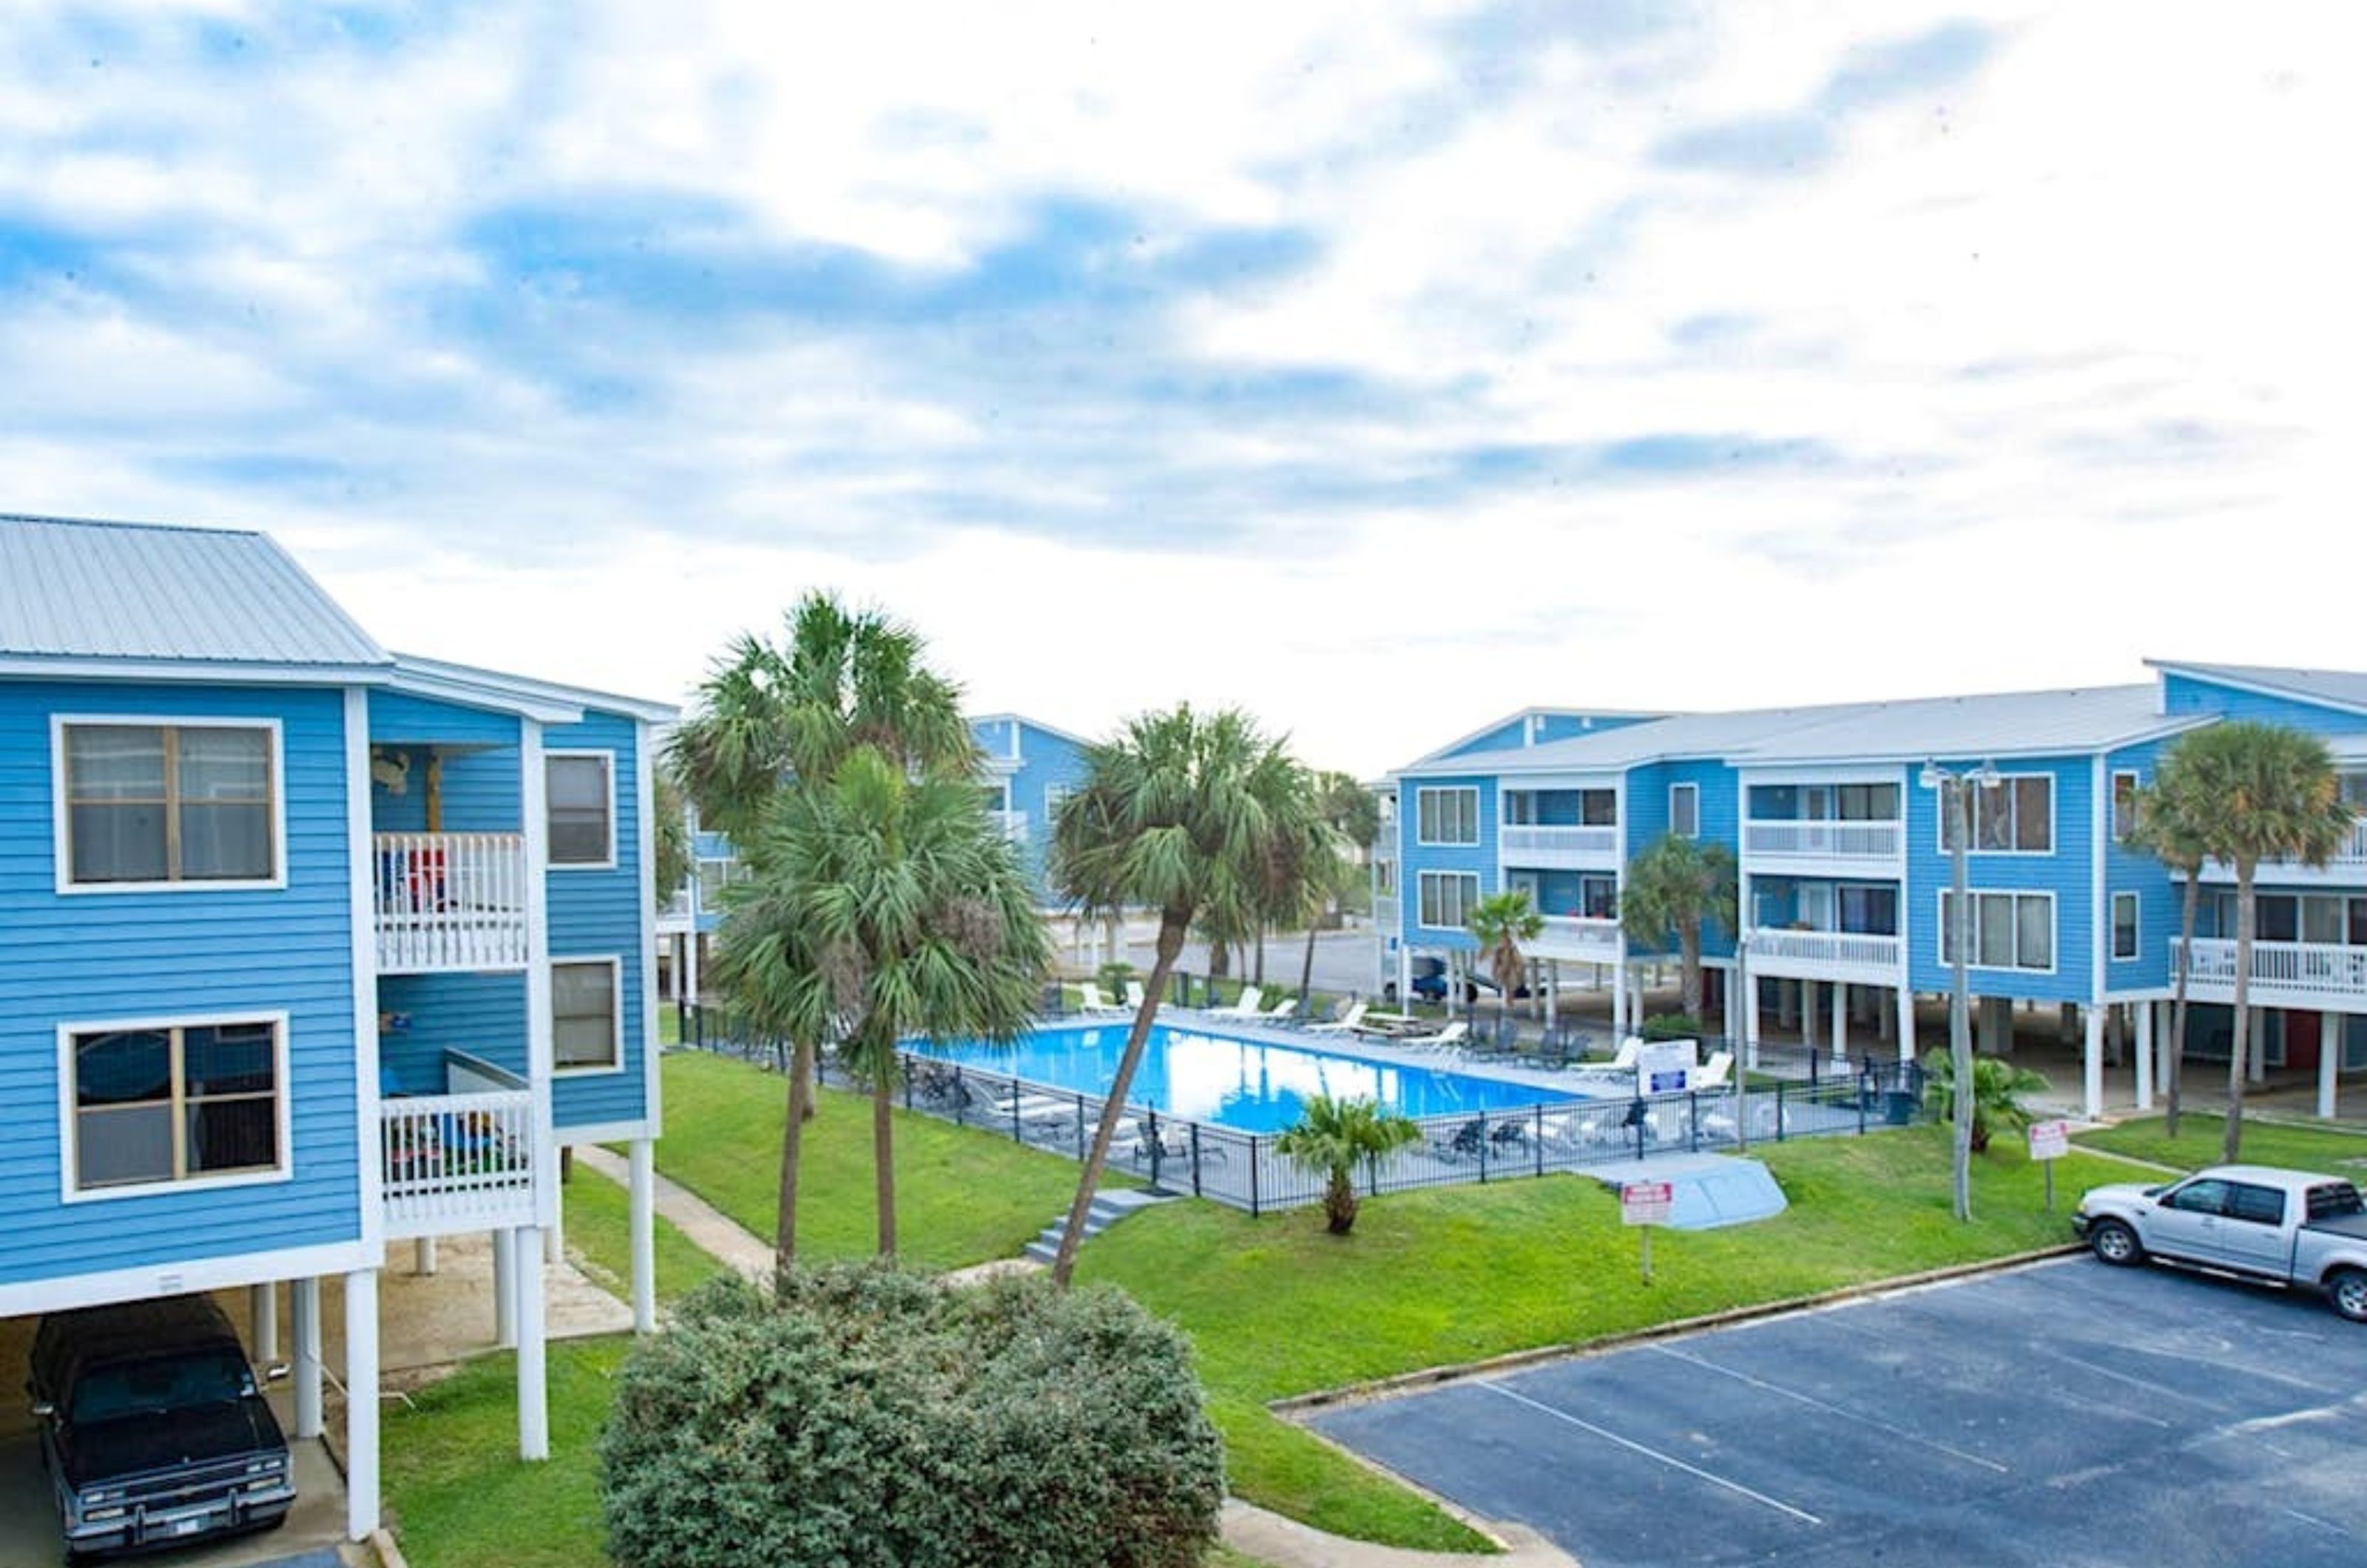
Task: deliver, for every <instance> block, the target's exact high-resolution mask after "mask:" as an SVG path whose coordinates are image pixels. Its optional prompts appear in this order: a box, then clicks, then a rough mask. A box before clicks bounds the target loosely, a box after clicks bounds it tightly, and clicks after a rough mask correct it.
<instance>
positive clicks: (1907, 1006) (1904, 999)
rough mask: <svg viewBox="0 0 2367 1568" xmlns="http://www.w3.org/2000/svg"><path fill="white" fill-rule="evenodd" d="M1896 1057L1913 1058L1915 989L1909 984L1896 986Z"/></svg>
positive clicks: (1901, 1059) (1905, 1059) (1909, 1059)
mask: <svg viewBox="0 0 2367 1568" xmlns="http://www.w3.org/2000/svg"><path fill="white" fill-rule="evenodd" d="M1898 1059H1899V1060H1900V1061H1902V1062H1911V1061H1913V1060H1914V1059H1915V991H1914V987H1909V986H1901V987H1898Z"/></svg>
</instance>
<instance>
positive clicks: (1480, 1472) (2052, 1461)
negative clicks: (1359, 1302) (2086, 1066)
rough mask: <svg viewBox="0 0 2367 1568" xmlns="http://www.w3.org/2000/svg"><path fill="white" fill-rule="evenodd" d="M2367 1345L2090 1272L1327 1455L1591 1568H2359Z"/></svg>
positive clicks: (1579, 1371)
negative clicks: (1404, 1480) (2076, 1567)
mask: <svg viewBox="0 0 2367 1568" xmlns="http://www.w3.org/2000/svg"><path fill="white" fill-rule="evenodd" d="M2363 1391H2367V1330H2362V1329H2361V1328H2360V1327H2358V1326H2357V1325H2352V1324H2348V1323H2345V1322H2343V1321H2342V1320H2341V1319H2339V1318H2338V1317H2336V1316H2335V1315H2334V1314H2333V1313H2332V1312H2331V1311H2329V1310H2328V1309H2327V1307H2326V1306H2325V1305H2324V1303H2322V1302H2319V1301H2317V1300H2316V1298H2313V1297H2306V1296H2296V1295H2285V1294H2282V1293H2280V1292H2272V1291H2268V1290H2263V1289H2259V1288H2256V1287H2251V1286H2247V1285H2241V1284H2237V1283H2235V1282H2233V1281H2227V1280H2214V1279H2208V1278H2203V1277H2200V1276H2195V1275H2189V1274H2179V1273H2174V1272H2170V1271H2168V1270H2162V1269H2107V1268H2105V1267H2104V1266H2103V1265H2101V1264H2099V1263H2096V1262H2094V1261H2093V1260H2091V1259H2089V1258H2075V1259H2069V1260H2066V1261H2063V1262H2059V1263H2053V1264H2047V1265H2044V1266H2041V1267H2036V1268H2031V1269H2021V1270H2018V1271H2015V1272H2012V1273H2008V1274H2000V1275H1991V1276H1988V1277H1985V1278H1982V1279H1979V1280H1970V1281H1965V1282H1963V1283H1959V1284H1954V1285H1947V1286H1939V1287H1931V1288H1926V1289H1921V1290H1916V1291H1910V1292H1898V1293H1896V1294H1892V1295H1887V1296H1883V1297H1877V1298H1873V1299H1869V1300H1866V1301H1863V1302H1858V1303H1851V1304H1848V1305H1845V1306H1839V1307H1834V1308H1830V1309H1827V1310H1823V1311H1817V1312H1809V1313H1801V1314H1793V1315H1790V1316H1786V1317H1782V1318H1774V1319H1768V1320H1764V1321H1761V1322H1759V1323H1755V1324H1750V1325H1741V1326H1737V1327H1734V1328H1728V1329H1723V1330H1717V1331H1715V1332H1710V1333H1704V1334H1700V1335H1695V1336H1691V1337H1684V1338H1681V1339H1670V1340H1663V1341H1660V1342H1658V1343H1655V1344H1651V1345H1645V1346H1637V1347H1633V1348H1625V1349H1621V1350H1616V1351H1612V1352H1607V1353H1605V1354H1603V1355H1599V1356H1592V1357H1586V1358H1581V1359H1573V1360H1569V1361H1564V1362H1557V1363H1555V1364H1552V1365H1549V1366H1544V1367H1538V1368H1535V1369H1531V1370H1528V1371H1520V1372H1515V1373H1508V1374H1505V1375H1502V1376H1497V1377H1489V1378H1484V1379H1474V1380H1470V1381H1466V1382H1457V1383H1453V1384H1449V1385H1445V1386H1443V1387H1440V1388H1438V1389H1434V1390H1432V1391H1429V1392H1426V1393H1420V1394H1414V1395H1410V1396H1407V1397H1404V1398H1400V1399H1394V1400H1387V1401H1381V1402H1376V1403H1372V1404H1362V1405H1354V1406H1348V1407H1342V1408H1339V1409H1335V1410H1331V1411H1327V1412H1324V1413H1321V1414H1320V1415H1319V1416H1317V1417H1315V1418H1314V1423H1313V1424H1314V1425H1315V1426H1316V1427H1317V1428H1318V1429H1319V1430H1320V1431H1322V1432H1324V1433H1326V1434H1328V1435H1330V1436H1331V1438H1334V1439H1336V1440H1338V1441H1340V1442H1342V1443H1344V1444H1346V1445H1347V1446H1348V1447H1350V1448H1352V1449H1354V1450H1357V1451H1359V1452H1361V1453H1363V1454H1365V1455H1366V1456H1367V1457H1369V1458H1371V1459H1373V1460H1375V1461H1377V1462H1379V1463H1381V1464H1383V1465H1386V1466H1387V1467H1388V1468H1389V1469H1391V1470H1394V1471H1396V1472H1399V1473H1400V1474H1402V1475H1405V1476H1407V1477H1408V1478H1410V1479H1411V1480H1412V1481H1414V1482H1416V1483H1419V1484H1421V1485H1422V1486H1425V1487H1427V1488H1429V1489H1430V1490H1432V1491H1433V1492H1436V1493H1438V1494H1440V1495H1444V1496H1445V1497H1447V1498H1450V1499H1452V1500H1453V1501H1454V1502H1455V1503H1457V1504H1459V1505H1460V1506H1464V1507H1466V1508H1468V1509H1470V1510H1471V1511H1472V1512H1474V1513H1476V1514H1478V1515H1480V1516H1482V1517H1489V1518H1499V1519H1514V1520H1519V1521H1521V1522H1523V1523H1524V1524H1527V1525H1529V1526H1531V1527H1533V1528H1534V1529H1537V1530H1539V1531H1541V1532H1543V1533H1544V1534H1546V1535H1547V1536H1549V1537H1551V1538H1552V1539H1553V1540H1556V1541H1557V1542H1558V1543H1560V1544H1561V1545H1562V1546H1563V1547H1565V1548H1566V1549H1568V1550H1569V1551H1571V1552H1573V1553H1574V1554H1576V1555H1577V1556H1578V1557H1579V1559H1580V1561H1582V1562H1586V1563H1587V1564H1588V1565H1589V1568H1620V1565H1625V1564H1633V1565H1637V1568H1642V1565H1644V1564H1653V1565H1656V1568H1657V1565H1673V1564H1725V1563H1743V1562H1778V1561H1780V1562H1784V1563H1787V1564H1801V1563H1823V1564H1838V1563H1871V1562H1897V1563H1914V1564H1919V1565H1923V1564H1950V1563H1967V1564H1970V1563H1979V1564H1983V1565H1993V1564H1999V1563H2029V1564H2033V1565H2037V1564H2048V1565H2058V1568H2059V1565H2063V1564H2083V1563H2098V1564H2101V1563H2133V1564H2134V1563H2142V1564H2148V1565H2152V1568H2181V1565H2185V1564H2193V1565H2195V1568H2203V1565H2206V1564H2207V1565H2210V1568H2227V1565H2231V1564H2258V1565H2259V1568H2271V1565H2273V1568H2316V1565H2323V1568H2356V1565H2357V1564H2359V1563H2361V1562H2367V1487H2362V1486H2361V1484H2360V1480H2361V1474H2362V1470H2361V1458H2360V1456H2361V1452H2362V1448H2361V1445H2362V1443H2367V1392H2363Z"/></svg>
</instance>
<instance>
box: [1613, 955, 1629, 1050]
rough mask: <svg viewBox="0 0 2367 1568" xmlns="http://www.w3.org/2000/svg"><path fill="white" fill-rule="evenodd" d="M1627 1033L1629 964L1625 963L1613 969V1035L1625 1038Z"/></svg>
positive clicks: (1614, 1037) (1616, 1037) (1619, 1038)
mask: <svg viewBox="0 0 2367 1568" xmlns="http://www.w3.org/2000/svg"><path fill="white" fill-rule="evenodd" d="M1627 1033H1628V1029H1627V966H1626V965H1625V964H1621V965H1619V966H1618V967H1617V968H1615V969H1614V970H1612V971H1611V1035H1612V1038H1613V1039H1614V1040H1624V1039H1625V1038H1626V1037H1627Z"/></svg>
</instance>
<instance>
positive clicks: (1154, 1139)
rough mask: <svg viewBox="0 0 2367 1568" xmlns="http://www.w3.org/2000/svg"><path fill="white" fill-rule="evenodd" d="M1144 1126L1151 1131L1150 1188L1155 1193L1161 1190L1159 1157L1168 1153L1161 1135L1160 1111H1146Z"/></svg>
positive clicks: (1143, 1117)
mask: <svg viewBox="0 0 2367 1568" xmlns="http://www.w3.org/2000/svg"><path fill="white" fill-rule="evenodd" d="M1142 1124H1143V1125H1144V1126H1145V1127H1147V1128H1149V1129H1150V1188H1151V1190H1152V1191H1154V1192H1155V1191H1157V1190H1159V1156H1161V1155H1162V1154H1164V1153H1165V1152H1166V1149H1165V1147H1164V1146H1163V1145H1165V1143H1166V1140H1165V1139H1164V1138H1162V1137H1161V1136H1160V1135H1159V1112H1158V1111H1144V1112H1143V1113H1142Z"/></svg>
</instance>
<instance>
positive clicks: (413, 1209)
mask: <svg viewBox="0 0 2367 1568" xmlns="http://www.w3.org/2000/svg"><path fill="white" fill-rule="evenodd" d="M537 1146H538V1140H537V1138H536V1136H535V1118H534V1097H533V1096H532V1095H531V1094H530V1093H528V1092H527V1090H525V1089H485V1090H479V1091H476V1092H472V1093H468V1094H418V1095H401V1096H395V1097H392V1098H390V1099H386V1100H380V1101H379V1151H380V1157H381V1158H382V1159H383V1161H384V1179H385V1187H384V1203H385V1208H386V1234H387V1235H389V1236H391V1237H401V1236H420V1235H449V1234H452V1233H454V1232H459V1231H472V1230H477V1231H481V1230H499V1229H502V1228H504V1227H505V1226H509V1225H523V1224H533V1223H534V1218H535V1149H536V1148H537Z"/></svg>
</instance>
